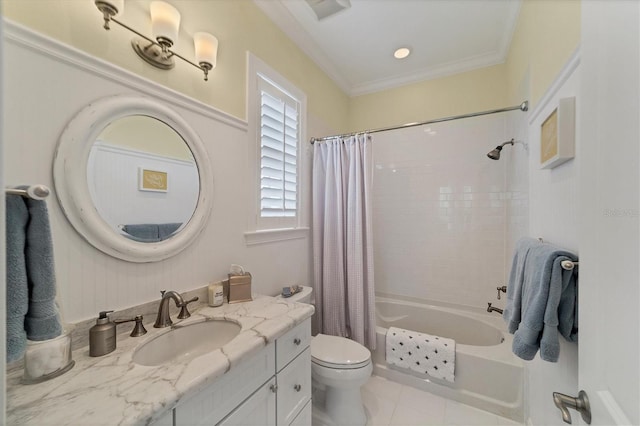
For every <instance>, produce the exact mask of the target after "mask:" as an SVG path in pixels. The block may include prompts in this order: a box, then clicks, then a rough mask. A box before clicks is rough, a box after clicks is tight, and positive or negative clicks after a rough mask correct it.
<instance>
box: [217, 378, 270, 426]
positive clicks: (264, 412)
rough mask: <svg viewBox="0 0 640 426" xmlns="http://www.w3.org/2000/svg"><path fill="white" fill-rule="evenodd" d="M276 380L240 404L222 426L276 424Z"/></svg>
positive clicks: (223, 421)
mask: <svg viewBox="0 0 640 426" xmlns="http://www.w3.org/2000/svg"><path fill="white" fill-rule="evenodd" d="M275 385H276V380H275V378H272V379H271V380H269V381H268V382H267V383H265V384H264V386H262V387H261V388H260V389H258V390H257V391H256V392H255V393H254V394H253V395H251V396H250V397H249V398H248V399H247V400H246V401H244V402H243V403H242V404H240V405H239V406H238V407H237V408H236V409H235V410H233V411H232V412H231V414H229V415H228V416H227V417H225V419H224V420H222V421H221V422H220V423H218V424H219V425H220V426H236V425H237V426H275V424H276V387H275Z"/></svg>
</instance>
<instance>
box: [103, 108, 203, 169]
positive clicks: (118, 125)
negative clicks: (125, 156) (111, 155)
mask: <svg viewBox="0 0 640 426" xmlns="http://www.w3.org/2000/svg"><path fill="white" fill-rule="evenodd" d="M97 139H98V140H101V141H102V142H104V143H108V144H111V145H119V146H123V147H125V148H128V149H132V150H134V151H142V152H149V153H152V154H155V155H160V156H163V157H169V158H177V159H180V160H186V161H193V154H191V150H190V149H189V147H188V146H187V144H186V143H185V142H184V140H183V139H182V137H181V136H180V135H179V134H178V133H177V132H176V131H175V130H173V129H172V128H171V127H169V126H167V125H166V124H165V123H163V122H162V121H160V120H158V119H155V118H153V117H147V116H144V115H132V116H128V117H122V118H119V119H118V120H116V121H113V122H111V123H110V124H109V125H107V127H105V128H104V130H102V132H100V134H99V135H98V138H97Z"/></svg>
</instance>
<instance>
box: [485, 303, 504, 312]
mask: <svg viewBox="0 0 640 426" xmlns="http://www.w3.org/2000/svg"><path fill="white" fill-rule="evenodd" d="M487 304H488V305H489V306H487V312H494V311H495V312H497V313H499V314H502V312H503V311H502V309H500V308H496V307H494V306H491V302H488V303H487Z"/></svg>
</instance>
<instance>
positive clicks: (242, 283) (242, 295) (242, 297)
mask: <svg viewBox="0 0 640 426" xmlns="http://www.w3.org/2000/svg"><path fill="white" fill-rule="evenodd" d="M249 300H253V299H252V298H251V274H250V273H249V272H245V273H244V274H242V275H231V274H229V303H238V302H247V301H249Z"/></svg>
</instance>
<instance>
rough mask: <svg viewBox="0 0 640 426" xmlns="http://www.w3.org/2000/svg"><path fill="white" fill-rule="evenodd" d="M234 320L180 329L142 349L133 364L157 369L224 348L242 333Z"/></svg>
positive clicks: (204, 323) (168, 333)
mask: <svg viewBox="0 0 640 426" xmlns="http://www.w3.org/2000/svg"><path fill="white" fill-rule="evenodd" d="M240 328H241V327H240V326H239V325H238V324H236V323H234V322H231V321H203V322H196V323H193V324H188V325H184V326H180V325H178V326H176V327H175V328H173V329H171V330H170V331H169V332H167V333H164V334H161V335H160V336H158V337H156V338H155V339H153V340H150V341H148V342H147V343H145V344H144V345H142V346H140V347H139V348H138V349H136V351H135V352H134V353H133V362H135V363H136V364H141V365H148V366H156V365H162V364H166V363H169V362H185V361H189V360H191V359H193V358H196V357H198V356H200V355H203V354H206V353H207V352H211V351H214V350H216V349H219V348H221V347H222V346H224V345H225V344H227V343H228V342H230V341H231V340H232V339H233V338H234V337H236V336H237V335H238V333H240Z"/></svg>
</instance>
